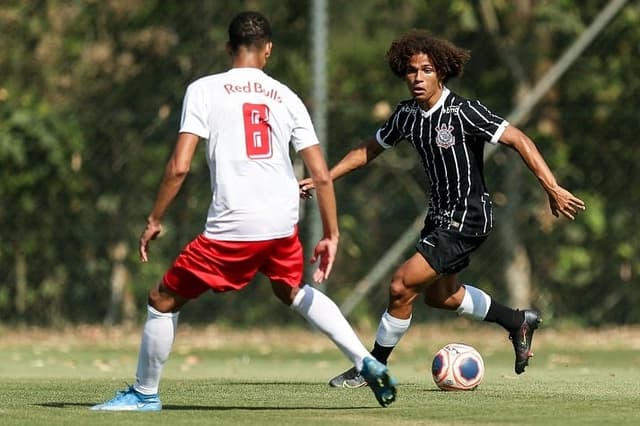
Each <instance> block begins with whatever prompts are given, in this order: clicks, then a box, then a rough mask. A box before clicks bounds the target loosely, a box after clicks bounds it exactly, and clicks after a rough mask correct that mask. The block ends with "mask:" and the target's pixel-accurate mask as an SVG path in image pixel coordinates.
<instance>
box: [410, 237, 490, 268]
mask: <svg viewBox="0 0 640 426" xmlns="http://www.w3.org/2000/svg"><path fill="white" fill-rule="evenodd" d="M487 237H488V235H467V234H463V233H461V232H457V231H451V230H448V229H442V228H433V227H425V228H424V229H423V230H422V231H421V232H420V241H418V243H417V244H416V250H417V251H418V253H420V254H421V255H422V256H423V257H424V258H425V259H427V262H429V264H430V265H431V267H432V268H433V269H434V270H435V271H436V272H437V273H439V274H455V273H458V272H460V271H462V270H463V269H464V268H466V267H467V266H468V265H469V256H470V255H471V253H473V252H474V251H475V250H476V249H477V248H478V247H480V245H481V244H482V243H483V242H484V240H486V239H487Z"/></svg>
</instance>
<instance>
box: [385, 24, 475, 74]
mask: <svg viewBox="0 0 640 426" xmlns="http://www.w3.org/2000/svg"><path fill="white" fill-rule="evenodd" d="M419 53H425V54H426V55H427V56H429V59H430V60H431V63H432V64H433V66H434V68H435V70H436V73H437V74H438V76H439V77H440V78H441V79H442V80H443V82H445V83H446V82H447V80H449V79H450V78H452V77H459V76H461V75H462V72H463V71H464V64H465V63H466V62H467V61H468V60H469V58H470V57H471V52H470V51H469V50H467V49H463V48H461V47H458V46H456V45H455V44H453V43H451V42H450V41H447V40H442V39H438V38H435V37H432V36H431V35H429V33H428V32H426V31H424V30H411V31H409V32H408V33H406V34H404V35H403V36H402V37H400V38H399V39H397V40H394V41H393V42H392V43H391V46H390V47H389V50H388V51H387V54H386V56H385V59H386V61H387V63H388V64H389V68H391V72H393V74H395V75H396V76H397V77H400V78H403V77H404V76H405V75H406V74H407V65H408V63H409V59H410V58H411V57H412V56H413V55H415V54H419Z"/></svg>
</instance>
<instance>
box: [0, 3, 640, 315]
mask: <svg viewBox="0 0 640 426" xmlns="http://www.w3.org/2000/svg"><path fill="white" fill-rule="evenodd" d="M245 9H253V10H258V11H261V12H262V13H264V14H265V15H267V17H268V18H269V19H270V20H271V22H272V25H273V29H274V54H273V56H272V58H271V60H270V62H269V64H268V67H267V72H268V73H269V74H271V75H272V76H274V77H275V78H277V79H279V80H281V81H283V82H285V83H286V84H288V85H289V86H290V87H291V88H292V89H294V90H295V91H296V92H298V93H299V94H300V95H301V97H302V98H303V100H304V102H305V103H306V105H307V106H308V107H309V110H310V112H311V113H312V116H313V118H314V121H315V125H316V128H317V130H318V133H319V135H320V137H321V140H322V142H323V147H324V149H325V151H326V154H327V157H328V162H329V164H330V165H332V164H334V163H335V162H336V161H337V160H339V159H340V158H341V157H342V156H343V155H344V154H345V153H346V152H347V151H348V150H349V149H350V148H352V147H353V146H355V145H356V144H358V143H359V142H360V141H361V140H362V139H363V138H366V137H370V136H372V135H373V133H374V131H375V130H376V129H377V126H379V125H380V124H381V123H382V122H383V121H384V120H385V118H386V117H387V116H388V115H389V114H390V112H391V111H392V109H393V108H394V106H395V105H396V103H397V102H399V101H401V100H403V99H405V98H406V97H407V91H406V88H405V87H404V84H403V83H402V82H401V81H400V80H397V79H396V78H395V77H393V75H392V74H391V72H390V71H389V70H388V68H387V66H386V64H385V62H384V54H385V52H386V50H387V48H388V47H389V44H390V43H391V41H392V40H393V39H395V38H397V37H398V36H400V35H401V34H402V33H404V32H405V31H407V30H409V29H412V28H423V29H427V30H429V31H430V32H432V33H433V34H434V35H436V36H438V37H442V38H447V39H450V40H451V41H453V42H455V43H456V44H458V45H460V46H463V47H466V48H468V49H470V50H471V52H472V57H471V60H470V62H469V63H468V65H467V67H466V69H465V74H464V75H463V76H462V78H460V79H457V80H453V81H451V82H450V83H449V85H448V86H449V88H451V89H452V90H454V91H456V92H458V93H459V94H461V95H463V96H466V97H469V98H478V99H480V100H481V101H482V102H483V103H484V104H485V105H486V106H488V107H489V108H490V109H492V110H493V111H494V112H496V113H498V114H500V115H502V116H504V117H508V118H509V119H510V120H511V121H512V122H513V123H514V124H517V125H518V126H519V127H521V128H522V129H523V130H524V131H525V132H526V133H527V134H528V135H529V136H531V137H532V138H533V139H534V140H535V141H536V143H537V145H538V147H539V149H540V151H541V152H542V154H543V156H544V157H545V159H546V160H547V162H548V163H549V165H550V166H551V168H552V170H553V171H554V173H555V175H556V177H557V179H558V181H559V182H560V184H561V185H563V186H565V187H566V188H568V189H570V190H571V191H573V192H574V193H575V194H576V195H578V196H579V197H581V198H582V199H584V200H585V201H586V203H587V211H586V212H584V213H582V214H581V215H579V216H578V218H577V219H576V220H575V221H574V222H569V221H567V220H565V219H556V218H555V217H553V216H552V215H551V214H550V211H549V207H548V201H547V199H546V196H545V193H544V191H543V190H542V189H541V187H540V185H539V184H538V182H537V181H536V179H535V178H534V177H533V175H532V174H531V173H530V172H529V171H528V170H527V169H526V167H525V166H524V165H523V164H522V161H521V160H520V158H519V157H518V156H517V154H516V153H514V152H512V151H510V150H507V149H506V148H500V147H498V148H497V149H495V150H490V151H488V152H487V156H486V157H487V158H486V165H485V170H486V177H487V184H488V186H489V188H490V189H491V191H492V197H493V201H494V205H495V207H496V208H495V222H496V227H495V229H494V232H493V233H492V235H491V237H490V238H489V239H488V240H487V242H486V243H485V244H484V245H483V246H482V247H481V249H480V250H479V251H477V252H476V253H475V255H474V256H473V258H472V262H471V266H470V267H469V268H468V269H467V270H465V271H464V272H463V273H462V274H461V278H462V279H463V280H464V281H465V282H470V283H475V285H477V286H480V287H482V288H484V289H485V290H486V291H487V292H489V293H490V294H492V295H493V296H494V297H495V298H497V299H498V300H501V301H503V302H504V303H507V304H510V305H512V306H514V307H520V308H524V307H529V306H533V307H536V308H538V309H541V310H542V311H543V313H544V317H545V323H546V324H547V325H554V324H555V325H561V324H572V325H577V326H603V325H623V324H637V323H639V322H640V310H639V309H638V308H637V307H638V306H639V305H640V288H639V285H638V282H639V280H638V277H639V274H640V259H639V256H638V254H639V253H638V252H639V250H640V244H639V240H640V221H639V219H638V214H637V213H638V205H640V190H638V188H637V187H638V184H639V183H640V168H639V167H637V164H638V163H639V162H640V149H638V142H637V136H638V134H640V100H639V99H640V79H639V78H638V76H639V75H640V61H638V59H637V58H638V57H639V56H640V4H639V2H637V1H615V0H614V1H608V0H562V1H557V0H549V1H543V0H539V1H534V0H512V1H508V0H429V1H425V0H422V1H419V0H406V1H392V0H367V1H363V2H352V1H337V0H305V1H300V0H271V1H267V0H264V1H258V0H255V1H249V0H247V1H234V0H229V1H224V2H223V1H195V0H194V1H189V2H177V1H161V0H155V1H154V0H102V1H100V0H67V1H64V0H59V1H56V0H49V1H40V0H19V1H18V0H3V1H1V2H0V323H1V324H5V325H47V326H56V327H60V326H65V325H70V324H105V325H117V324H131V323H137V322H139V321H141V320H142V318H143V315H145V313H146V309H145V304H146V294H147V290H148V288H149V287H150V286H152V285H154V284H155V283H156V282H157V281H158V280H159V279H160V278H161V277H162V274H163V273H164V270H165V269H166V268H167V267H168V266H169V264H170V263H171V262H172V261H173V259H174V257H175V256H176V255H177V253H178V252H179V250H180V249H181V248H182V247H183V245H184V244H186V243H187V242H188V241H189V240H190V239H192V238H193V237H194V236H195V235H197V234H198V233H199V232H201V231H202V228H203V225H204V219H205V215H206V210H207V207H208V204H209V201H210V190H209V176H208V171H207V167H206V163H205V160H204V156H203V155H202V153H199V155H198V156H197V157H196V158H195V160H194V163H193V165H192V172H191V174H190V175H189V177H188V178H187V181H186V184H185V186H184V187H183V189H182V191H181V193H180V194H179V196H178V198H177V199H176V200H175V202H174V204H173V205H172V207H171V208H170V210H169V212H168V214H167V216H166V218H165V220H164V226H165V233H164V234H163V235H162V237H161V238H159V239H158V240H157V241H155V242H154V243H153V244H152V246H151V260H150V262H149V263H148V264H142V263H141V262H140V261H139V260H138V254H137V242H138V237H139V235H140V232H141V231H142V229H143V227H144V223H145V218H146V215H147V214H148V213H149V211H150V209H151V206H152V203H153V200H154V197H155V191H156V189H157V186H158V184H159V182H160V178H161V176H162V173H163V170H164V165H165V161H166V159H167V158H168V156H169V154H170V151H171V149H172V146H173V143H174V142H175V138H176V135H177V130H178V126H179V119H180V111H181V106H182V96H183V95H184V90H185V88H186V86H187V84H188V83H190V82H191V81H193V80H195V79H196V78H198V77H201V76H203V75H206V74H210V73H215V72H221V71H224V70H226V69H227V68H228V67H229V64H230V62H229V59H228V57H227V54H226V52H225V42H226V39H227V36H226V30H227V25H228V23H229V21H230V19H231V18H232V17H233V15H235V14H236V13H237V12H239V11H241V10H245ZM296 166H297V167H298V171H299V172H300V176H301V177H302V176H303V175H304V170H303V169H302V166H301V165H300V163H299V160H296ZM427 190H428V184H427V182H425V181H424V176H423V172H422V170H421V165H420V164H419V161H418V159H417V156H416V155H415V154H414V153H413V152H412V151H411V150H410V148H409V147H408V146H401V147H399V148H398V149H394V150H391V151H389V152H386V153H385V154H384V155H383V156H381V157H379V158H378V159H377V160H376V161H375V162H374V163H372V164H371V165H370V166H368V167H367V168H365V169H363V170H360V171H357V172H354V173H352V174H351V175H349V176H347V177H345V178H343V179H341V180H340V181H338V182H337V183H336V191H337V196H338V207H339V216H340V225H341V236H342V238H341V248H340V252H339V258H338V261H337V263H336V265H335V268H334V272H333V274H332V276H331V278H330V280H329V281H327V282H326V283H324V285H323V286H322V288H323V290H324V291H325V292H327V293H328V294H329V295H330V296H331V297H332V298H333V299H334V300H335V301H336V302H337V303H338V304H339V305H340V306H341V307H342V308H343V310H344V312H345V313H346V314H347V316H348V318H349V319H350V320H351V321H353V322H354V323H355V324H356V325H360V326H367V325H375V324H377V322H378V319H379V317H380V314H381V313H382V311H383V310H384V308H385V306H386V298H387V296H386V295H387V284H388V282H389V280H390V278H391V273H392V271H393V269H394V268H395V267H396V266H398V265H399V264H400V263H401V262H402V261H403V260H404V259H405V258H407V257H408V256H410V255H411V254H412V253H413V252H414V248H413V247H414V244H415V242H416V241H417V238H418V231H419V229H420V222H421V220H422V218H423V217H424V214H425V209H426V202H427V197H428V193H426V192H425V191H427ZM314 212H315V204H314V201H309V202H303V203H302V218H301V219H302V220H301V229H302V238H303V242H304V243H305V244H306V245H307V247H308V248H311V247H313V245H314V244H315V242H316V240H317V229H318V228H317V215H316V214H315V213H314ZM308 276H310V275H308ZM294 318H297V316H296V315H295V314H293V313H291V312H290V311H289V310H288V309H286V308H283V307H282V305H281V304H280V302H278V301H277V300H276V299H275V298H273V297H272V296H271V289H270V286H269V285H268V284H267V282H266V281H265V279H264V278H262V277H258V278H256V280H255V283H253V285H251V286H249V287H248V288H247V289H246V290H245V291H243V292H240V293H237V294H225V295H213V294H206V295H204V296H203V297H201V298H200V299H199V300H198V301H196V302H194V303H191V304H189V305H187V306H186V307H185V309H184V311H183V313H182V316H181V321H183V322H188V323H192V324H200V323H207V324H208V323H211V322H214V321H216V322H218V323H221V324H225V323H229V324H235V325H243V326H253V325H265V324H285V323H289V322H290V321H292V320H293V321H298V320H297V319H295V320H294ZM414 318H415V321H418V322H438V321H446V320H450V319H453V318H455V314H452V313H448V312H439V311H435V310H433V309H428V308H426V307H425V306H423V305H421V304H420V303H417V305H416V309H415V316H414Z"/></svg>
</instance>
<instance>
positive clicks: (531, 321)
mask: <svg viewBox="0 0 640 426" xmlns="http://www.w3.org/2000/svg"><path fill="white" fill-rule="evenodd" d="M523 312H524V321H523V322H522V325H521V326H520V328H518V329H517V330H513V331H511V332H510V333H509V339H511V343H512V344H513V350H514V351H515V353H516V363H515V370H516V374H522V373H524V369H525V367H526V366H527V365H529V358H531V357H532V356H533V352H531V343H532V342H533V332H534V331H535V330H536V329H537V328H538V326H539V325H540V323H541V322H542V320H541V319H540V314H539V313H538V312H537V311H534V310H533V309H525V310H524V311H523Z"/></svg>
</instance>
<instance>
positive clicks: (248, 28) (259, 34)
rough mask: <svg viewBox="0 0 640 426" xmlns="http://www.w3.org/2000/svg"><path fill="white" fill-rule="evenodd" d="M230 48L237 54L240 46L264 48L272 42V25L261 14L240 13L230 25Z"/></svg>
mask: <svg viewBox="0 0 640 426" xmlns="http://www.w3.org/2000/svg"><path fill="white" fill-rule="evenodd" d="M228 32H229V47H230V48H231V51H232V52H237V51H238V48H239V47H240V46H245V47H262V46H264V45H265V43H268V42H270V41H271V24H270V23H269V20H268V19H267V18H266V17H265V16H264V15H263V14H261V13H259V12H252V11H246V12H240V13H238V14H237V15H236V16H235V17H234V18H233V19H232V20H231V23H230V24H229V31H228Z"/></svg>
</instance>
